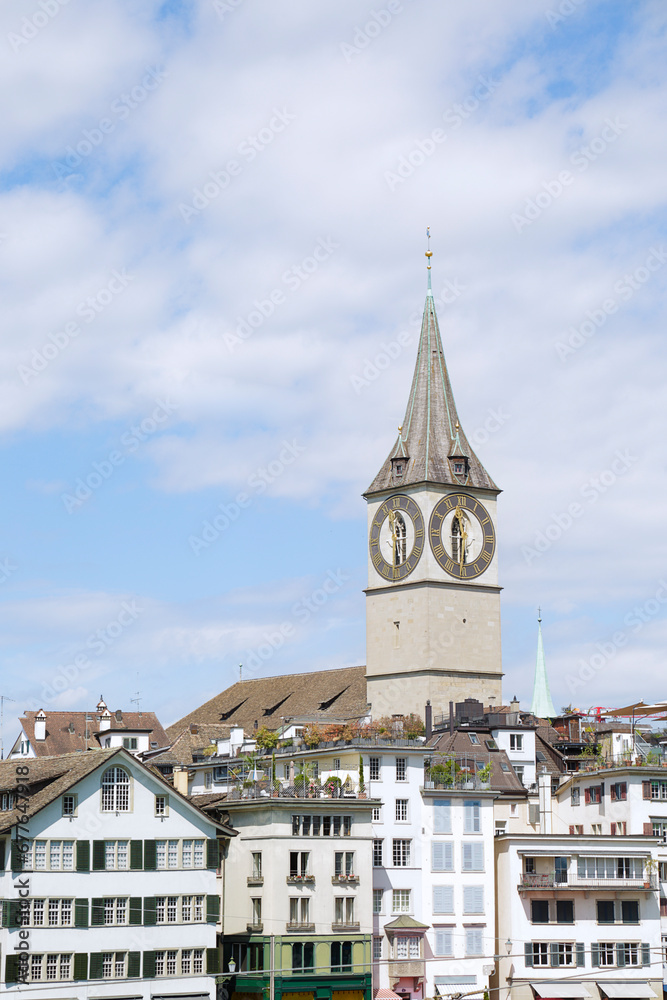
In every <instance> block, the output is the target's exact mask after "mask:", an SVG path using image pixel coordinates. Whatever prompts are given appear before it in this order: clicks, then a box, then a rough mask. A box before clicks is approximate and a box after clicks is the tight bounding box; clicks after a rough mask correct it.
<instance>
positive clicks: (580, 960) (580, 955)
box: [577, 941, 586, 968]
mask: <svg viewBox="0 0 667 1000" xmlns="http://www.w3.org/2000/svg"><path fill="white" fill-rule="evenodd" d="M583 965H586V946H585V945H584V943H583V941H577V966H578V967H579V968H581V966H583Z"/></svg>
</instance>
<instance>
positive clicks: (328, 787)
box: [324, 774, 343, 799]
mask: <svg viewBox="0 0 667 1000" xmlns="http://www.w3.org/2000/svg"><path fill="white" fill-rule="evenodd" d="M342 784H343V782H342V781H341V780H340V778H339V777H338V775H337V774H332V775H331V777H330V778H327V780H326V782H325V785H324V790H325V792H326V793H327V795H330V796H331V798H332V799H337V798H340V790H341V787H342Z"/></svg>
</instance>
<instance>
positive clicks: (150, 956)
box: [144, 951, 155, 979]
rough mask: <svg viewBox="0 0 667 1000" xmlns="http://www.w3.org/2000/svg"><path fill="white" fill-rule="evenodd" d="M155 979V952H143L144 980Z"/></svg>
mask: <svg viewBox="0 0 667 1000" xmlns="http://www.w3.org/2000/svg"><path fill="white" fill-rule="evenodd" d="M154 978H155V952H154V951H145V952H144V979H154Z"/></svg>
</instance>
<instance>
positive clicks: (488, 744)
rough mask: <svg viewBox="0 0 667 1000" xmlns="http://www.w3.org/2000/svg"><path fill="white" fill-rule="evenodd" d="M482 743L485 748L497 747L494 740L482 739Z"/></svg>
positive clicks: (495, 748) (493, 748) (492, 748)
mask: <svg viewBox="0 0 667 1000" xmlns="http://www.w3.org/2000/svg"><path fill="white" fill-rule="evenodd" d="M484 745H485V746H486V749H487V750H497V749H498V744H497V743H496V741H495V740H484Z"/></svg>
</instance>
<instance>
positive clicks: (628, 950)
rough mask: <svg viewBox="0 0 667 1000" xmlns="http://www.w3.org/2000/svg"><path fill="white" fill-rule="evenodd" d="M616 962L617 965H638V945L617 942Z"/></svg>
mask: <svg viewBox="0 0 667 1000" xmlns="http://www.w3.org/2000/svg"><path fill="white" fill-rule="evenodd" d="M616 962H617V964H618V965H639V945H638V944H617V945H616Z"/></svg>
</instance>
